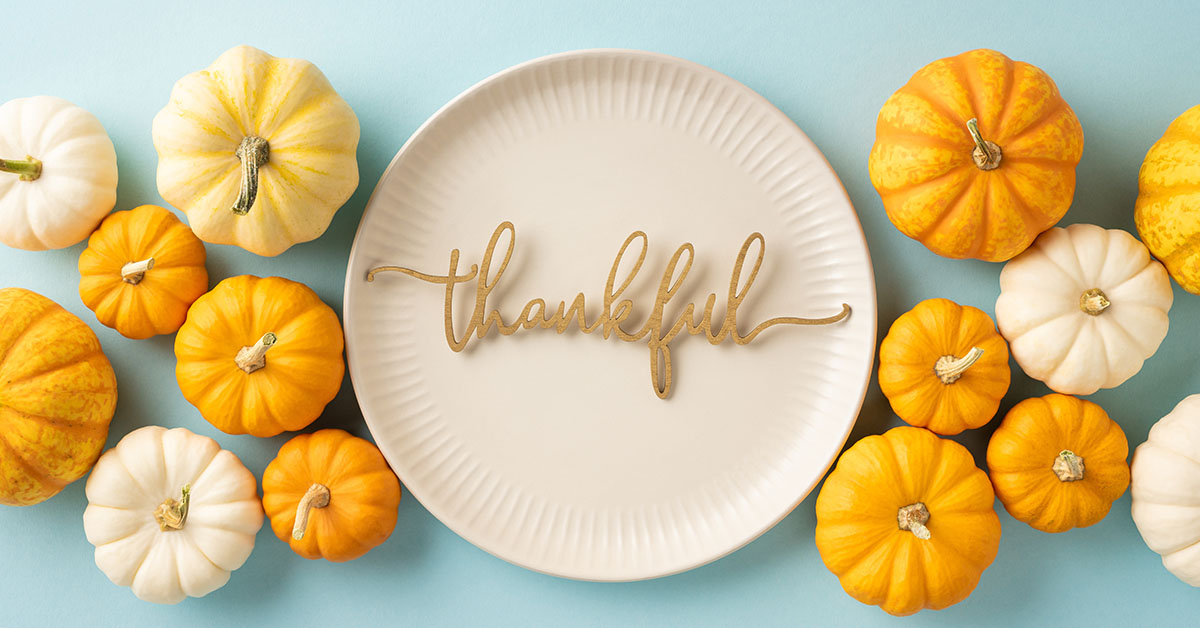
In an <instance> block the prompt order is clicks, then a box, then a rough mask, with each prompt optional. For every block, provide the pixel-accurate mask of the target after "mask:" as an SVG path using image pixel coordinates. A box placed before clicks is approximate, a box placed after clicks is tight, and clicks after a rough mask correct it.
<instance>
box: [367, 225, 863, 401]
mask: <svg viewBox="0 0 1200 628" xmlns="http://www.w3.org/2000/svg"><path fill="white" fill-rule="evenodd" d="M505 233H508V235H509V237H508V247H507V249H506V250H505V252H504V259H503V260H502V261H501V262H500V264H499V266H497V267H496V269H495V272H493V271H492V263H493V260H494V258H493V256H494V255H495V252H496V245H497V244H499V242H500V238H501V237H503V236H504V234H505ZM635 241H636V242H639V243H640V249H641V250H640V251H639V252H638V256H637V261H636V262H634V264H633V268H632V269H630V271H629V273H628V274H627V275H626V276H625V278H624V279H623V280H622V281H621V283H620V285H618V284H617V272H618V269H619V267H620V266H621V260H622V259H624V257H625V254H626V252H628V250H629V246H630V245H631V244H633V243H634V242H635ZM756 242H757V243H758V254H757V255H756V256H755V258H754V266H753V268H752V269H751V270H750V274H749V275H748V276H747V277H746V280H745V284H744V285H742V288H741V290H738V286H739V284H741V278H742V270H743V267H744V266H745V263H746V256H747V254H748V253H749V252H750V248H751V246H753V245H754V243H756ZM516 244H517V232H516V229H515V228H514V227H513V224H512V223H511V222H503V223H500V226H498V227H496V230H495V231H494V232H492V239H491V240H490V241H489V242H488V245H487V251H486V252H485V253H484V254H483V260H482V261H481V262H480V263H479V264H478V265H475V264H472V265H471V269H470V270H469V271H468V272H467V273H466V274H463V275H460V274H458V258H459V252H458V249H454V250H452V251H450V269H449V271H447V273H446V274H445V275H427V274H425V273H422V272H419V271H416V270H413V269H411V268H403V267H400V266H379V267H377V268H372V269H371V270H370V271H368V272H367V281H374V280H375V276H376V275H378V274H379V273H383V272H397V273H402V274H405V275H408V276H410V277H415V278H417V279H420V280H421V281H427V282H429V283H433V284H440V285H444V286H446V301H445V326H446V342H447V343H448V344H449V345H450V348H451V349H453V350H454V351H456V352H457V351H462V350H463V349H465V348H466V346H467V343H468V342H470V340H471V337H472V335H474V336H475V337H477V338H483V337H484V336H486V335H487V334H488V332H489V331H491V330H492V329H493V328H495V329H496V330H497V331H499V332H500V333H501V334H502V335H505V336H509V335H512V334H515V333H516V332H518V331H520V330H521V329H533V328H534V327H541V328H542V329H554V330H555V331H557V332H558V333H560V334H561V333H563V332H565V331H566V330H567V329H568V328H570V327H571V325H572V324H574V325H575V326H576V327H578V329H579V331H582V332H583V333H585V334H590V333H592V332H594V331H600V333H601V335H602V336H603V337H604V338H605V339H607V338H610V337H614V336H615V337H616V338H618V339H620V340H624V341H626V342H638V341H641V340H643V339H645V340H646V342H647V344H649V346H650V381H651V384H652V385H653V386H654V392H655V394H657V395H658V397H659V398H660V399H665V398H666V397H667V395H668V394H670V392H671V348H670V346H669V345H670V344H671V341H672V340H674V339H675V337H676V336H678V335H679V333H680V332H682V331H685V330H686V331H687V332H688V333H689V334H691V335H704V337H706V338H707V339H708V341H709V342H710V343H711V344H714V345H716V344H720V343H721V342H723V341H724V340H725V339H726V338H731V339H732V340H733V341H734V342H735V343H737V344H739V345H744V344H749V343H750V341H752V340H754V339H755V338H757V337H758V335H759V334H761V333H762V332H763V331H765V330H766V329H767V328H769V327H773V326H775V325H830V324H833V323H837V322H839V321H842V320H845V318H846V317H848V316H849V315H850V306H849V305H847V304H845V303H843V304H842V311H841V312H839V313H838V314H835V315H833V316H829V317H826V318H797V317H793V316H781V317H778V318H772V319H768V320H766V321H763V322H762V323H759V324H758V326H756V327H754V329H752V330H750V332H749V333H747V334H746V335H744V336H743V335H742V334H741V333H740V332H739V331H738V320H737V316H738V308H739V307H740V306H741V305H742V301H744V300H745V299H746V295H747V294H749V292H750V288H751V286H753V285H754V279H755V277H757V276H758V269H759V267H760V266H762V261H763V257H764V256H765V255H766V241H765V240H764V239H763V236H762V234H761V233H752V234H750V236H749V237H748V238H746V241H745V242H744V243H743V244H742V249H741V250H740V251H739V252H738V256H737V261H735V262H734V264H733V272H732V274H731V275H730V277H729V293H728V295H727V296H726V300H725V318H724V320H722V321H721V323H720V326H719V327H718V328H717V329H716V330H714V329H713V320H712V319H713V307H714V306H715V305H716V303H717V295H716V294H709V295H708V300H707V301H705V303H704V310H703V312H702V313H701V314H700V318H699V319H697V318H696V304H695V303H688V304H687V305H686V306H685V307H684V308H683V311H682V312H681V313H680V314H679V317H678V318H677V319H676V320H675V323H674V324H672V325H671V326H670V327H666V325H665V323H664V322H663V311H664V310H665V308H666V306H667V303H668V302H670V300H671V298H672V297H674V296H675V294H676V293H678V292H679V287H680V286H681V285H683V281H684V279H686V278H687V276H688V272H689V271H690V270H691V268H692V261H693V260H694V258H695V255H696V251H695V248H694V247H693V246H692V245H691V243H690V242H689V243H686V244H683V245H681V246H680V247H679V248H678V249H676V250H675V254H674V255H672V256H671V259H670V261H668V262H667V265H666V268H664V269H663V273H662V279H661V280H659V283H658V291H657V293H656V296H655V299H654V306H653V309H651V311H650V318H649V319H648V320H647V321H646V323H645V324H643V325H642V327H641V329H639V330H637V331H635V332H629V331H626V330H625V329H624V328H623V327H622V326H621V325H622V323H624V322H625V320H626V319H627V318H629V316H630V315H631V314H633V301H632V300H630V299H620V297H621V295H622V294H623V293H624V292H625V290H626V289H628V288H629V285H630V284H631V283H632V282H633V280H634V278H635V277H636V276H637V274H638V271H640V270H641V268H642V262H644V261H645V260H646V250H647V248H648V246H649V241H648V239H647V237H646V234H645V233H644V232H642V231H634V232H633V233H631V234H630V235H629V237H628V238H626V239H625V243H624V244H622V245H621V250H620V251H618V252H617V258H616V259H615V260H613V264H612V269H611V270H610V271H609V272H608V281H607V282H606V283H605V285H604V308H603V311H602V312H601V313H600V315H599V316H598V317H597V318H596V319H595V320H594V321H592V322H590V323H589V322H588V321H587V316H586V314H585V303H584V301H585V300H584V296H583V293H582V292H581V293H579V294H578V295H576V296H575V299H574V300H572V301H571V303H570V305H568V304H567V302H566V301H560V302H559V303H558V306H557V307H556V308H555V309H554V311H553V312H551V311H550V309H549V306H548V305H547V304H546V301H545V300H544V299H532V300H530V301H529V302H528V303H526V304H525V307H524V309H522V310H521V314H520V316H517V317H516V318H514V319H513V320H512V322H511V323H506V322H504V318H503V317H502V316H501V314H500V311H499V310H497V309H492V310H491V311H488V307H487V300H488V295H490V294H491V292H492V290H495V289H496V285H497V284H498V283H499V282H500V277H501V276H502V275H503V274H504V269H506V268H507V267H508V262H509V260H510V259H511V258H512V254H513V249H514V248H515V247H516ZM471 280H475V282H476V284H475V286H476V287H475V308H474V310H473V312H472V315H471V320H470V322H468V323H467V328H466V329H465V330H463V334H462V336H461V339H460V337H459V335H458V334H457V333H455V331H454V317H453V304H454V288H455V286H457V285H458V284H460V283H466V282H468V281H471ZM618 299H620V300H618Z"/></svg>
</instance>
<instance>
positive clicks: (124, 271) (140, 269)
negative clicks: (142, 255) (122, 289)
mask: <svg viewBox="0 0 1200 628" xmlns="http://www.w3.org/2000/svg"><path fill="white" fill-rule="evenodd" d="M151 268H154V258H153V257H151V258H147V259H144V260H142V261H140V262H129V263H128V264H126V265H124V266H122V267H121V279H123V280H125V283H128V284H133V285H135V286H136V285H138V283H139V282H140V281H141V280H142V278H143V277H145V276H146V271H148V270H150V269H151Z"/></svg>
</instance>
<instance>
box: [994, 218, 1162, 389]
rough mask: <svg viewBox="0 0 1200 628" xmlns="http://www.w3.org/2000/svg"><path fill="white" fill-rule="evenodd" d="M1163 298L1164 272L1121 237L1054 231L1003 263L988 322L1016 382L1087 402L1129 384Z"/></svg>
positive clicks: (1087, 229) (1156, 327)
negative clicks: (1034, 382) (1025, 378)
mask: <svg viewBox="0 0 1200 628" xmlns="http://www.w3.org/2000/svg"><path fill="white" fill-rule="evenodd" d="M1171 290H1172V289H1171V280H1170V278H1169V277H1168V276H1167V271H1166V269H1165V268H1163V265H1162V264H1160V263H1159V262H1157V261H1155V260H1153V259H1151V258H1150V252H1149V251H1148V250H1147V249H1146V247H1145V245H1143V244H1142V243H1141V242H1139V241H1138V240H1137V238H1135V237H1133V236H1132V235H1130V234H1129V233H1128V232H1125V231H1122V230H1120V229H1104V228H1102V227H1098V226H1096V225H1071V226H1069V227H1066V228H1062V227H1057V228H1054V229H1051V230H1049V231H1046V232H1045V233H1043V234H1042V235H1041V236H1038V239H1037V240H1036V241H1035V242H1034V244H1033V246H1031V247H1029V249H1027V250H1026V251H1025V252H1024V253H1022V254H1020V255H1018V256H1017V257H1015V258H1013V259H1012V260H1011V261H1009V262H1008V263H1007V264H1005V266H1004V270H1003V271H1001V273H1000V298H999V299H997V300H996V323H997V326H998V327H999V328H1000V333H1001V334H1002V335H1003V336H1004V338H1005V339H1007V340H1008V343H1009V349H1010V350H1011V352H1012V356H1013V358H1014V359H1016V361H1017V364H1019V365H1020V366H1021V369H1022V370H1024V371H1025V373H1026V374H1028V375H1029V376H1030V377H1033V378H1034V379H1038V380H1041V381H1043V382H1045V383H1046V385H1047V386H1049V387H1050V388H1051V389H1052V390H1054V391H1055V392H1060V393H1065V394H1071V395H1090V394H1092V393H1094V392H1096V391H1097V390H1099V389H1101V388H1113V387H1115V386H1118V385H1120V384H1121V383H1123V382H1124V381H1125V380H1127V379H1129V378H1130V377H1133V376H1134V375H1135V374H1136V373H1137V372H1138V371H1140V370H1141V368H1142V364H1143V363H1144V362H1145V360H1146V359H1147V358H1149V357H1150V356H1152V355H1154V352H1155V351H1157V350H1158V346H1159V344H1161V343H1162V341H1163V338H1165V337H1166V335H1167V323H1168V321H1167V312H1168V311H1170V309H1171V303H1172V300H1173V299H1174V295H1173V294H1172V291H1171Z"/></svg>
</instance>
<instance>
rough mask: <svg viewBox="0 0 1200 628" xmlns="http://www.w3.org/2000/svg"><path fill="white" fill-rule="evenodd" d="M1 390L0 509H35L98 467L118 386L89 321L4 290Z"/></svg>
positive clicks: (1, 304)
mask: <svg viewBox="0 0 1200 628" xmlns="http://www.w3.org/2000/svg"><path fill="white" fill-rule="evenodd" d="M0 382H4V388H3V392H2V394H0V504H8V505H10V506H28V505H31V504H37V503H39V502H42V501H45V500H47V499H49V498H50V497H53V496H54V495H56V494H57V493H58V492H59V491H61V490H62V489H63V488H64V487H65V486H66V485H68V484H70V483H71V482H74V481H75V480H78V479H79V478H80V477H82V476H83V474H85V473H87V471H88V469H91V468H92V465H93V464H95V462H96V458H97V457H98V456H99V455H100V451H101V450H102V449H104V441H105V440H106V439H107V438H108V425H109V422H110V421H112V416H113V410H115V409H116V406H117V378H116V376H115V375H114V374H113V369H112V365H111V364H109V362H108V358H106V357H105V356H104V351H103V350H102V349H101V347H100V341H99V340H97V339H96V334H94V333H92V330H91V329H89V328H88V326H87V325H85V324H84V323H83V321H81V320H79V319H78V318H77V317H76V316H75V315H74V314H72V313H70V312H68V311H66V310H64V309H63V308H62V307H61V306H59V305H58V304H57V303H55V302H53V301H51V300H50V299H47V298H46V297H43V296H41V295H40V294H37V293H34V292H30V291H29V290H23V289H21V288H4V289H3V290H0Z"/></svg>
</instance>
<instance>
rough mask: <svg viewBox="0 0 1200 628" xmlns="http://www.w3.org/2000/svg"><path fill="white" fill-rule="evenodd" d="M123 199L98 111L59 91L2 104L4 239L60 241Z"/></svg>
mask: <svg viewBox="0 0 1200 628" xmlns="http://www.w3.org/2000/svg"><path fill="white" fill-rule="evenodd" d="M116 202H117V152H116V151H115V150H114V149H113V143H112V140H110V139H109V138H108V134H107V133H105V132H104V126H103V125H101V124H100V121H99V120H97V119H96V116H94V115H92V114H90V113H88V112H87V111H85V110H83V109H81V108H80V107H77V106H75V105H73V104H71V103H69V102H67V101H65V100H63V99H61V98H55V97H53V96H34V97H32V98H18V99H16V100H10V101H8V102H6V103H4V104H3V105H0V242H3V243H4V244H6V245H8V246H13V247H16V248H19V249H26V250H30V251H44V250H46V249H61V248H63V247H68V246H71V245H72V244H76V243H78V242H80V241H81V240H83V239H84V238H86V237H88V235H90V234H91V233H92V231H95V229H96V225H98V224H100V220H101V219H102V218H104V216H105V215H106V214H108V212H110V211H112V208H113V205H115V204H116Z"/></svg>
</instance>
